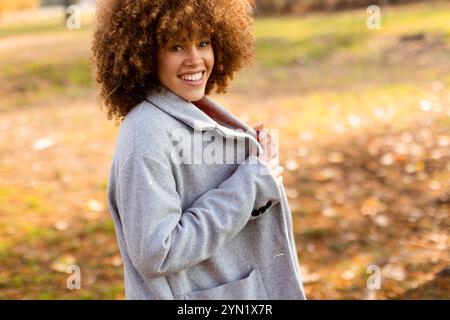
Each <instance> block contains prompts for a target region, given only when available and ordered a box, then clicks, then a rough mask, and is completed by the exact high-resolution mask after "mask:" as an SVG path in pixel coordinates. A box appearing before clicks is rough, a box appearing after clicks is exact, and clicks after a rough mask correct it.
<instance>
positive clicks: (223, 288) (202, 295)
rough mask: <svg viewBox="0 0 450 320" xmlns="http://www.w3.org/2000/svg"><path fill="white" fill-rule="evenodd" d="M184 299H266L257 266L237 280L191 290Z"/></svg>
mask: <svg viewBox="0 0 450 320" xmlns="http://www.w3.org/2000/svg"><path fill="white" fill-rule="evenodd" d="M184 297H185V299H186V300H268V299H269V296H268V294H267V291H266V289H265V287H264V283H263V280H262V278H261V274H260V272H259V269H258V268H254V269H253V270H252V271H251V272H250V274H249V275H248V276H247V277H245V278H243V279H241V280H237V281H233V282H228V283H225V284H222V285H219V286H217V287H213V288H210V289H204V290H197V291H191V292H188V293H186V294H185V296H184Z"/></svg>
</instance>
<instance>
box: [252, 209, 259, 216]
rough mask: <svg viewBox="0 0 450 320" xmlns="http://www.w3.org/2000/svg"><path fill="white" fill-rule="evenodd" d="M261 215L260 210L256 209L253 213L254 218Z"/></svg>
mask: <svg viewBox="0 0 450 320" xmlns="http://www.w3.org/2000/svg"><path fill="white" fill-rule="evenodd" d="M259 215H260V213H259V210H256V209H255V210H253V211H252V216H254V217H257V216H259Z"/></svg>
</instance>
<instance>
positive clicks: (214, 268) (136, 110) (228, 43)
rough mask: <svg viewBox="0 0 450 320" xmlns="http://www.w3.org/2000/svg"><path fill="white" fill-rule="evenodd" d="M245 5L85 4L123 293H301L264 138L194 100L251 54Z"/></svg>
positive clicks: (204, 100)
mask: <svg viewBox="0 0 450 320" xmlns="http://www.w3.org/2000/svg"><path fill="white" fill-rule="evenodd" d="M251 5H252V4H251V3H249V2H247V0H179V1H176V0H153V1H152V0H141V1H135V0H104V1H101V2H100V3H99V4H98V13H97V14H98V17H97V25H96V30H95V34H94V41H93V48H92V49H93V56H92V58H93V63H94V65H95V67H96V73H97V81H98V82H99V83H100V86H101V92H102V96H103V98H104V101H105V105H106V108H107V112H108V118H109V119H110V120H111V119H112V117H114V118H116V121H119V122H120V123H121V125H120V130H119V133H118V136H117V141H116V150H115V154H114V157H113V161H112V166H111V172H110V177H109V184H108V208H109V210H110V212H111V215H112V218H113V220H114V223H115V228H116V236H117V240H118V244H119V248H120V252H121V255H122V259H123V263H124V273H125V291H126V298H127V299H304V298H305V296H304V290H303V286H302V283H301V278H300V272H299V267H298V260H297V251H296V248H295V243H294V238H293V232H292V220H291V212H290V209H289V205H288V202H287V198H286V195H285V192H284V188H283V185H282V176H281V173H282V171H283V168H282V167H280V166H279V165H278V155H277V152H276V146H275V143H274V142H273V143H272V142H271V138H270V135H269V134H268V131H267V130H264V129H262V128H261V127H258V128H257V129H258V132H259V133H260V134H259V137H258V134H257V132H256V131H255V129H254V128H251V127H249V126H248V125H247V124H246V123H244V122H243V121H241V120H239V119H238V118H237V117H235V116H234V115H232V114H231V113H230V112H229V111H228V110H227V109H226V108H224V107H223V106H221V105H219V104H218V103H216V102H215V101H213V100H212V99H211V98H209V97H208V96H206V95H207V94H208V93H210V92H211V91H212V90H213V89H214V88H216V92H217V93H221V92H226V88H227V86H228V83H229V80H230V79H232V78H233V75H234V73H235V72H236V71H237V70H239V69H240V68H241V67H242V66H243V65H245V64H249V63H250V62H251V61H252V59H253V57H254V47H253V39H252V35H251V32H250V26H251V23H252V17H251V14H252V7H251ZM259 129H261V130H259ZM258 140H259V141H258ZM255 151H256V152H255Z"/></svg>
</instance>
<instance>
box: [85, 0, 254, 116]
mask: <svg viewBox="0 0 450 320" xmlns="http://www.w3.org/2000/svg"><path fill="white" fill-rule="evenodd" d="M253 4H254V0H101V1H99V2H98V4H97V14H96V29H95V31H94V35H93V42H92V56H91V61H92V64H93V65H94V70H95V74H96V79H97V82H98V83H99V84H100V87H101V96H102V98H103V99H104V102H105V106H106V109H107V114H108V119H109V120H111V119H113V117H114V118H115V119H116V124H117V123H120V122H121V121H122V120H123V118H124V117H125V116H126V115H127V114H128V112H129V111H130V110H131V109H132V108H133V107H134V106H135V105H137V104H138V103H140V102H142V101H143V100H144V99H145V98H146V96H147V95H148V94H149V93H151V92H152V91H153V90H155V89H156V90H158V87H159V86H160V82H159V80H158V77H157V61H158V52H159V49H160V48H165V46H166V45H167V44H168V43H169V42H170V41H183V40H186V35H188V36H189V39H190V40H191V41H192V40H193V39H200V38H203V37H205V36H206V37H210V39H211V44H212V46H213V50H214V60H215V63H214V67H213V70H212V73H211V75H210V77H209V79H208V82H207V84H206V88H205V94H209V93H210V91H211V90H213V89H214V87H215V86H216V92H217V93H226V89H227V87H228V84H229V81H230V80H232V79H233V77H234V74H235V72H236V71H238V70H239V69H241V68H242V67H243V66H244V65H250V64H252V63H253V61H254V58H255V52H254V42H253V36H252V33H251V25H252V23H253V17H252V15H253Z"/></svg>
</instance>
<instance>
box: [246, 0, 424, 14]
mask: <svg viewBox="0 0 450 320" xmlns="http://www.w3.org/2000/svg"><path fill="white" fill-rule="evenodd" d="M420 1H423V2H424V1H427V0H256V10H255V12H256V14H257V15H270V14H292V13H303V12H308V11H334V10H342V9H350V8H361V7H367V6H370V5H374V4H376V5H381V6H382V5H387V4H399V3H408V2H420Z"/></svg>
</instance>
